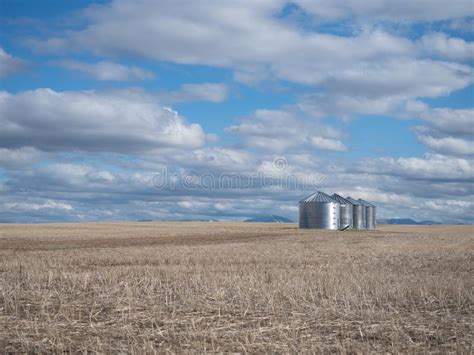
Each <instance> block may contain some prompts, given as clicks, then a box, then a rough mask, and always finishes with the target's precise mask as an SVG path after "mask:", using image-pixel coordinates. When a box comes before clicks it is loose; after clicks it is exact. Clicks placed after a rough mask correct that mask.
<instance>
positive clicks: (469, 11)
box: [295, 0, 474, 22]
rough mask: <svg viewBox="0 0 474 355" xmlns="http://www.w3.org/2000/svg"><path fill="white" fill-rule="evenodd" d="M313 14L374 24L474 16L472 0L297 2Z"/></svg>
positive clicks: (320, 0) (311, 0) (329, 18)
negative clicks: (377, 22)
mask: <svg viewBox="0 0 474 355" xmlns="http://www.w3.org/2000/svg"><path fill="white" fill-rule="evenodd" d="M295 3H297V4H299V5H300V6H301V7H303V8H304V9H306V10H307V11H308V12H309V13H311V14H314V15H316V16H318V18H320V19H326V20H328V21H333V20H341V19H347V18H354V17H355V18H356V19H365V20H372V21H411V22H415V21H439V20H449V19H457V18H462V17H465V16H473V15H474V10H473V7H472V2H471V1H470V0H457V1H453V2H451V3H450V4H449V6H446V2H445V1H443V0H434V1H433V0H399V1H396V2H393V1H391V0H378V1H366V0H350V1H347V0H330V1H328V0H297V1H295Z"/></svg>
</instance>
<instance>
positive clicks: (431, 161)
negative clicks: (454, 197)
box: [354, 154, 474, 182]
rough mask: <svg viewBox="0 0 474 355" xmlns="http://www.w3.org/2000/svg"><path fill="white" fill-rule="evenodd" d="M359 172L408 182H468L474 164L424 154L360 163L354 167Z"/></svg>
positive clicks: (462, 159) (457, 159)
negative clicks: (418, 156) (419, 156)
mask: <svg viewBox="0 0 474 355" xmlns="http://www.w3.org/2000/svg"><path fill="white" fill-rule="evenodd" d="M354 169H357V170H358V171H359V172H366V173H371V174H376V175H391V176H398V177H402V178H404V179H409V180H418V181H420V180H427V181H440V182H442V181H446V182H449V181H466V182H467V181H470V180H471V179H472V172H473V171H474V163H473V162H472V160H470V159H465V158H454V157H450V156H445V155H441V154H426V156H425V157H422V158H416V157H410V158H379V159H371V160H366V161H364V162H362V163H361V164H360V165H359V166H358V167H354Z"/></svg>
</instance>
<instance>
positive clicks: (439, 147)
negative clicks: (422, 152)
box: [417, 130, 474, 155]
mask: <svg viewBox="0 0 474 355" xmlns="http://www.w3.org/2000/svg"><path fill="white" fill-rule="evenodd" d="M423 131H424V130H422V131H419V132H418V133H417V137H418V139H419V140H420V142H422V143H423V144H425V145H427V146H428V147H429V148H431V149H432V150H433V151H435V152H438V153H441V154H447V155H450V154H453V155H474V142H473V141H472V140H466V139H461V138H454V137H436V136H433V135H430V134H429V132H427V133H423Z"/></svg>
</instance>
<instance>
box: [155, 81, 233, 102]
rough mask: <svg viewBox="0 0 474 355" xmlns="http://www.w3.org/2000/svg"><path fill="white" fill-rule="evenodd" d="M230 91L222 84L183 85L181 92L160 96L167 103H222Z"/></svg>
mask: <svg viewBox="0 0 474 355" xmlns="http://www.w3.org/2000/svg"><path fill="white" fill-rule="evenodd" d="M228 92H229V89H228V87H227V85H225V84H222V83H199V84H183V85H181V88H180V90H177V91H170V92H164V93H160V94H158V96H159V98H160V99H161V100H162V101H164V102H167V103H170V104H172V103H177V102H192V101H209V102H216V103H218V102H222V101H224V100H225V99H226V98H227V95H228Z"/></svg>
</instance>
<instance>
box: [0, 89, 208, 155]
mask: <svg viewBox="0 0 474 355" xmlns="http://www.w3.org/2000/svg"><path fill="white" fill-rule="evenodd" d="M0 127H1V129H0V147H3V148H8V149H14V148H22V147H26V146H32V147H34V148H36V149H39V150H43V151H96V152H97V151H109V152H122V153H133V152H135V153H136V152H145V151H153V150H154V149H159V148H166V147H178V148H198V147H201V146H203V145H204V143H205V134H204V132H203V130H202V128H201V127H200V126H199V125H198V124H188V123H186V121H185V120H184V119H183V118H182V117H181V116H179V115H178V114H177V113H176V112H175V111H173V110H171V109H169V108H166V107H163V106H160V104H159V103H158V102H157V101H156V100H155V99H154V98H153V96H151V95H149V94H146V93H144V92H142V91H130V90H124V91H115V92H94V91H64V92H56V91H54V90H51V89H37V90H31V91H25V92H20V93H18V94H9V93H7V92H1V93H0Z"/></svg>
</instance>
